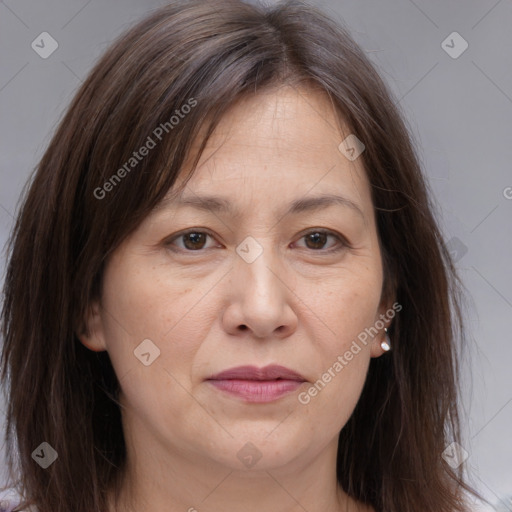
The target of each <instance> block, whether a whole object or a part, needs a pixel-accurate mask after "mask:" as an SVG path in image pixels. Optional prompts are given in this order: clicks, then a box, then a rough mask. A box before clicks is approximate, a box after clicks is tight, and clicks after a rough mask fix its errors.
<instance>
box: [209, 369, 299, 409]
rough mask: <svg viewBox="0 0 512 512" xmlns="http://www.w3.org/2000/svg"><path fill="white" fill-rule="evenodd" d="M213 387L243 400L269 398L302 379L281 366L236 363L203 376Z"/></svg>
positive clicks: (271, 398)
mask: <svg viewBox="0 0 512 512" xmlns="http://www.w3.org/2000/svg"><path fill="white" fill-rule="evenodd" d="M207 382H209V383H210V384H211V385H212V386H213V387H214V388H215V389H217V390H219V391H222V392H224V393H228V394H230V395H234V396H236V397H238V398H241V399H242V400H244V401H246V402H259V403H264V402H272V401H274V400H277V399H279V398H281V397H283V396H285V395H287V394H289V393H292V392H293V391H295V390H296V389H298V388H299V387H300V386H301V385H302V384H303V383H304V382H307V381H306V379H305V378H304V377H303V376H302V375H300V374H299V373H297V372H295V371H293V370H290V369H289V368H286V367H284V366H279V365H270V366H266V367H264V368H257V367H255V366H238V367H236V368H231V369H229V370H225V371H222V372H220V373H218V374H215V375H212V376H211V377H209V378H208V379H207Z"/></svg>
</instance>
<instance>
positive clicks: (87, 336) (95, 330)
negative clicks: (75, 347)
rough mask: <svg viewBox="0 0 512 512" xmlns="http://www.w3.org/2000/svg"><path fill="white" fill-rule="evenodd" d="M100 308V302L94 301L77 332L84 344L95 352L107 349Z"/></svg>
mask: <svg viewBox="0 0 512 512" xmlns="http://www.w3.org/2000/svg"><path fill="white" fill-rule="evenodd" d="M100 308H101V307H100V304H99V302H98V301H93V302H92V303H91V304H90V305H89V307H88V309H87V313H86V315H85V318H84V320H83V322H82V325H81V326H80V328H79V329H78V331H77V332H76V335H77V337H78V339H79V340H80V342H81V343H82V345H84V346H85V347H87V348H88V349H89V350H92V351H94V352H102V351H104V350H107V346H106V344H105V336H104V329H103V319H102V317H101V312H100Z"/></svg>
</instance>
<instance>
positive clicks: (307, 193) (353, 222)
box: [81, 87, 389, 469]
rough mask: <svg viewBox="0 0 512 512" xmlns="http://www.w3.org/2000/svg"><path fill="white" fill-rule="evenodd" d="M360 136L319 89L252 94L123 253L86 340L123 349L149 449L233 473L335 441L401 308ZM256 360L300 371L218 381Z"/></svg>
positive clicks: (120, 361) (121, 359)
mask: <svg viewBox="0 0 512 512" xmlns="http://www.w3.org/2000/svg"><path fill="white" fill-rule="evenodd" d="M349 133H350V132H349V131H348V130H345V129H343V127H342V126H341V125H340V124H339V121H338V120H337V119H336V117H335V115H334V112H333V110H332V107H331V105H330V103H329V101H328V100H327V99H326V98H324V97H323V96H321V95H319V94H318V93H314V92H310V91H307V90H295V89H292V88H289V87H282V88H280V89H278V90H277V91H276V90H274V91H272V92H266V93H260V94H259V95H258V96H256V97H254V98H251V99H246V100H244V101H243V102H241V103H240V104H238V105H237V106H236V107H234V108H233V109H232V110H231V112H230V113H229V114H228V115H226V116H225V117H224V118H223V120H222V122H221V124H220V125H219V126H218V128H217V130H216V132H215V133H214V135H213V137H212V138H211V139H210V141H209V144H208V146H207V148H206V150H205V152H204V153H203V155H202V158H201V160H200V162H199V165H198V168H197V169H196V171H195V173H194V175H193V177H192V179H191V180H190V181H189V183H188V184H187V186H186V188H185V189H184V191H183V193H182V195H181V196H180V197H179V198H175V199H172V200H169V201H167V202H163V203H162V204H161V205H159V207H158V208H157V209H155V210H154V211H153V212H152V213H151V214H150V215H149V216H148V217H147V218H146V219H145V220H144V221H143V223H142V224H141V225H140V226H139V227H138V229H137V230H136V231H135V232H133V234H132V235H131V236H130V237H129V238H127V239H126V240H125V241H124V243H123V244H122V245H121V246H120V247H119V248H118V249H117V250H116V251H115V252H114V253H113V255H112V256H111V258H110V259H109V261H108V263H107V265H106V268H105V273H104V281H103V291H102V297H101V303H99V304H95V307H94V310H93V312H92V313H91V315H90V317H89V318H88V319H87V323H88V326H89V328H90V333H91V335H90V336H85V335H83V336H82V337H81V340H82V342H83V343H84V344H85V345H86V346H88V347H89V348H90V349H92V350H107V351H108V353H109V356H110V358H111V360H112V364H113V366H114V369H115V372H116V374H117V376H118V379H119V381H120V385H121V394H120V401H121V403H122V404H123V425H124V428H125V432H127V433H129V435H130V437H131V439H133V440H135V441H134V442H135V443H139V444H140V446H144V447H145V449H147V450H149V451H153V452H154V453H155V454H158V453H165V454H170V453H173V454H181V455H183V456H184V457H185V456H186V457H187V458H188V460H197V461H200V460H207V461H209V462H210V463H215V464H222V465H223V466H226V467H229V468H234V469H243V464H244V463H246V462H244V461H247V460H249V459H248V458H247V456H249V457H251V456H252V457H256V458H258V457H260V459H259V460H258V462H257V463H258V467H259V468H261V469H270V468H276V467H282V466H285V465H287V464H288V465H293V464H295V463H297V462H298V461H303V462H304V461H307V460H308V459H309V458H311V457H314V456H315V454H318V453H320V452H321V451H322V450H323V449H325V448H326V447H327V446H328V445H332V443H336V441H337V436H338V434H339V432H340V430H341V429H342V428H343V426H344V425H345V423H346V422H347V420H348V419H349V417H350V415H351V414H352V412H353V410H354V407H355V405H356V403H357V401H358V399H359V396H360V393H361V390H362V387H363V384H364V381H365V378H366V373H367V369H368V365H369V361H370V358H371V357H378V356H380V355H381V354H382V349H381V348H380V342H381V341H382V339H383V335H384V333H383V328H382V325H383V318H384V316H383V315H386V311H388V310H389V304H384V303H383V302H382V301H381V290H382V284H383V268H382V261H381V255H380V249H379V241H378V236H377V230H376V224H375V218H374V210H373V205H372V201H371V195H370V187H369V184H368V181H367V177H366V175H365V172H364V169H363V166H362V161H361V160H362V159H361V158H356V159H355V160H353V161H352V160H349V159H348V158H347V157H346V156H345V154H344V153H342V152H341V151H340V149H338V147H339V145H340V143H341V141H342V140H344V139H345V138H346V137H347V136H348V135H349ZM206 196H209V197H211V196H215V198H217V201H211V200H210V201H209V202H207V201H206V200H205V199H204V198H205V197H206ZM323 196H326V197H324V198H323V199H319V198H321V197H323ZM333 196H338V198H337V199H335V198H334V197H333ZM222 206H224V207H222ZM226 206H228V208H227V207H226ZM376 325H377V328H375V326H376ZM370 328H373V330H371V331H368V329H370ZM365 329H366V331H365ZM376 330H377V331H378V334H375V332H376ZM368 332H371V333H372V335H373V337H372V335H368ZM362 333H366V335H364V334H362ZM363 339H364V341H363ZM248 365H250V366H253V367H256V368H257V369H261V368H265V367H268V366H269V365H279V366H280V367H285V368H286V369H288V371H289V372H295V374H293V375H292V374H290V373H286V372H285V371H284V370H283V369H282V368H281V369H275V373H272V371H270V370H269V373H265V372H260V373H258V372H255V373H253V374H247V372H245V373H244V372H243V371H242V373H240V374H232V375H227V376H224V377H222V376H219V377H218V378H217V379H214V380H210V378H211V377H212V376H216V375H218V374H219V373H220V372H223V371H225V370H229V369H232V368H236V367H240V366H248ZM253 370H254V368H253ZM230 377H237V378H235V379H233V378H230ZM277 377H280V380H276V379H277ZM254 378H256V379H260V380H257V381H256V382H255V381H254V380H252V382H248V380H250V379H254ZM249 442H250V443H252V444H251V445H248V444H247V443H249ZM246 465H247V464H246Z"/></svg>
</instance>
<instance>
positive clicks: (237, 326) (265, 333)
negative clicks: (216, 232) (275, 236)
mask: <svg viewBox="0 0 512 512" xmlns="http://www.w3.org/2000/svg"><path fill="white" fill-rule="evenodd" d="M285 274H286V273H285V272H284V271H283V267H282V266H281V265H280V264H279V263H278V262H277V258H275V257H273V256H272V255H271V250H270V249H268V248H267V249H266V250H264V251H263V253H262V254H261V255H260V256H259V257H258V258H257V259H256V260H255V261H253V262H252V263H248V262H246V261H244V260H243V259H242V258H237V259H236V260H235V263H234V268H233V270H232V272H230V281H229V282H228V284H227V286H228V290H229V291H228V297H229V300H228V304H227V307H226V309H225V311H224V315H223V327H224V329H225V330H226V332H228V333H229V334H232V335H236V336H240V335H241V334H244V335H245V336H247V337H251V336H252V337H254V338H260V339H263V338H268V339H270V338H286V337H287V336H290V335H291V334H292V333H293V332H295V330H296V329H297V324H298V318H297V315H296V313H295V311H294V309H293V307H292V306H293V301H294V300H297V299H296V294H295V293H294V290H293V283H291V282H287V278H286V275H285ZM288 281H289V280H288Z"/></svg>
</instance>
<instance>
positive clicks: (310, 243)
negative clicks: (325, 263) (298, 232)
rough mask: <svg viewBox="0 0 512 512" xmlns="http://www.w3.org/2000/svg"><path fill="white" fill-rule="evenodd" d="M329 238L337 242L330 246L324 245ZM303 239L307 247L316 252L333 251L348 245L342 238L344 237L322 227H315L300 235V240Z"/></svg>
mask: <svg viewBox="0 0 512 512" xmlns="http://www.w3.org/2000/svg"><path fill="white" fill-rule="evenodd" d="M329 238H332V239H334V240H335V241H336V242H337V244H334V245H332V244H331V247H327V248H326V247H325V246H326V245H327V244H328V241H329ZM302 239H303V240H305V245H306V248H307V249H311V250H312V251H318V252H334V251H338V250H341V249H344V248H345V247H347V246H348V243H347V242H346V241H345V240H344V238H343V237H342V236H340V235H338V234H336V233H333V232H332V231H326V230H322V229H315V230H313V231H310V232H309V233H306V234H305V235H303V236H302V237H301V240H302Z"/></svg>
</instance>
